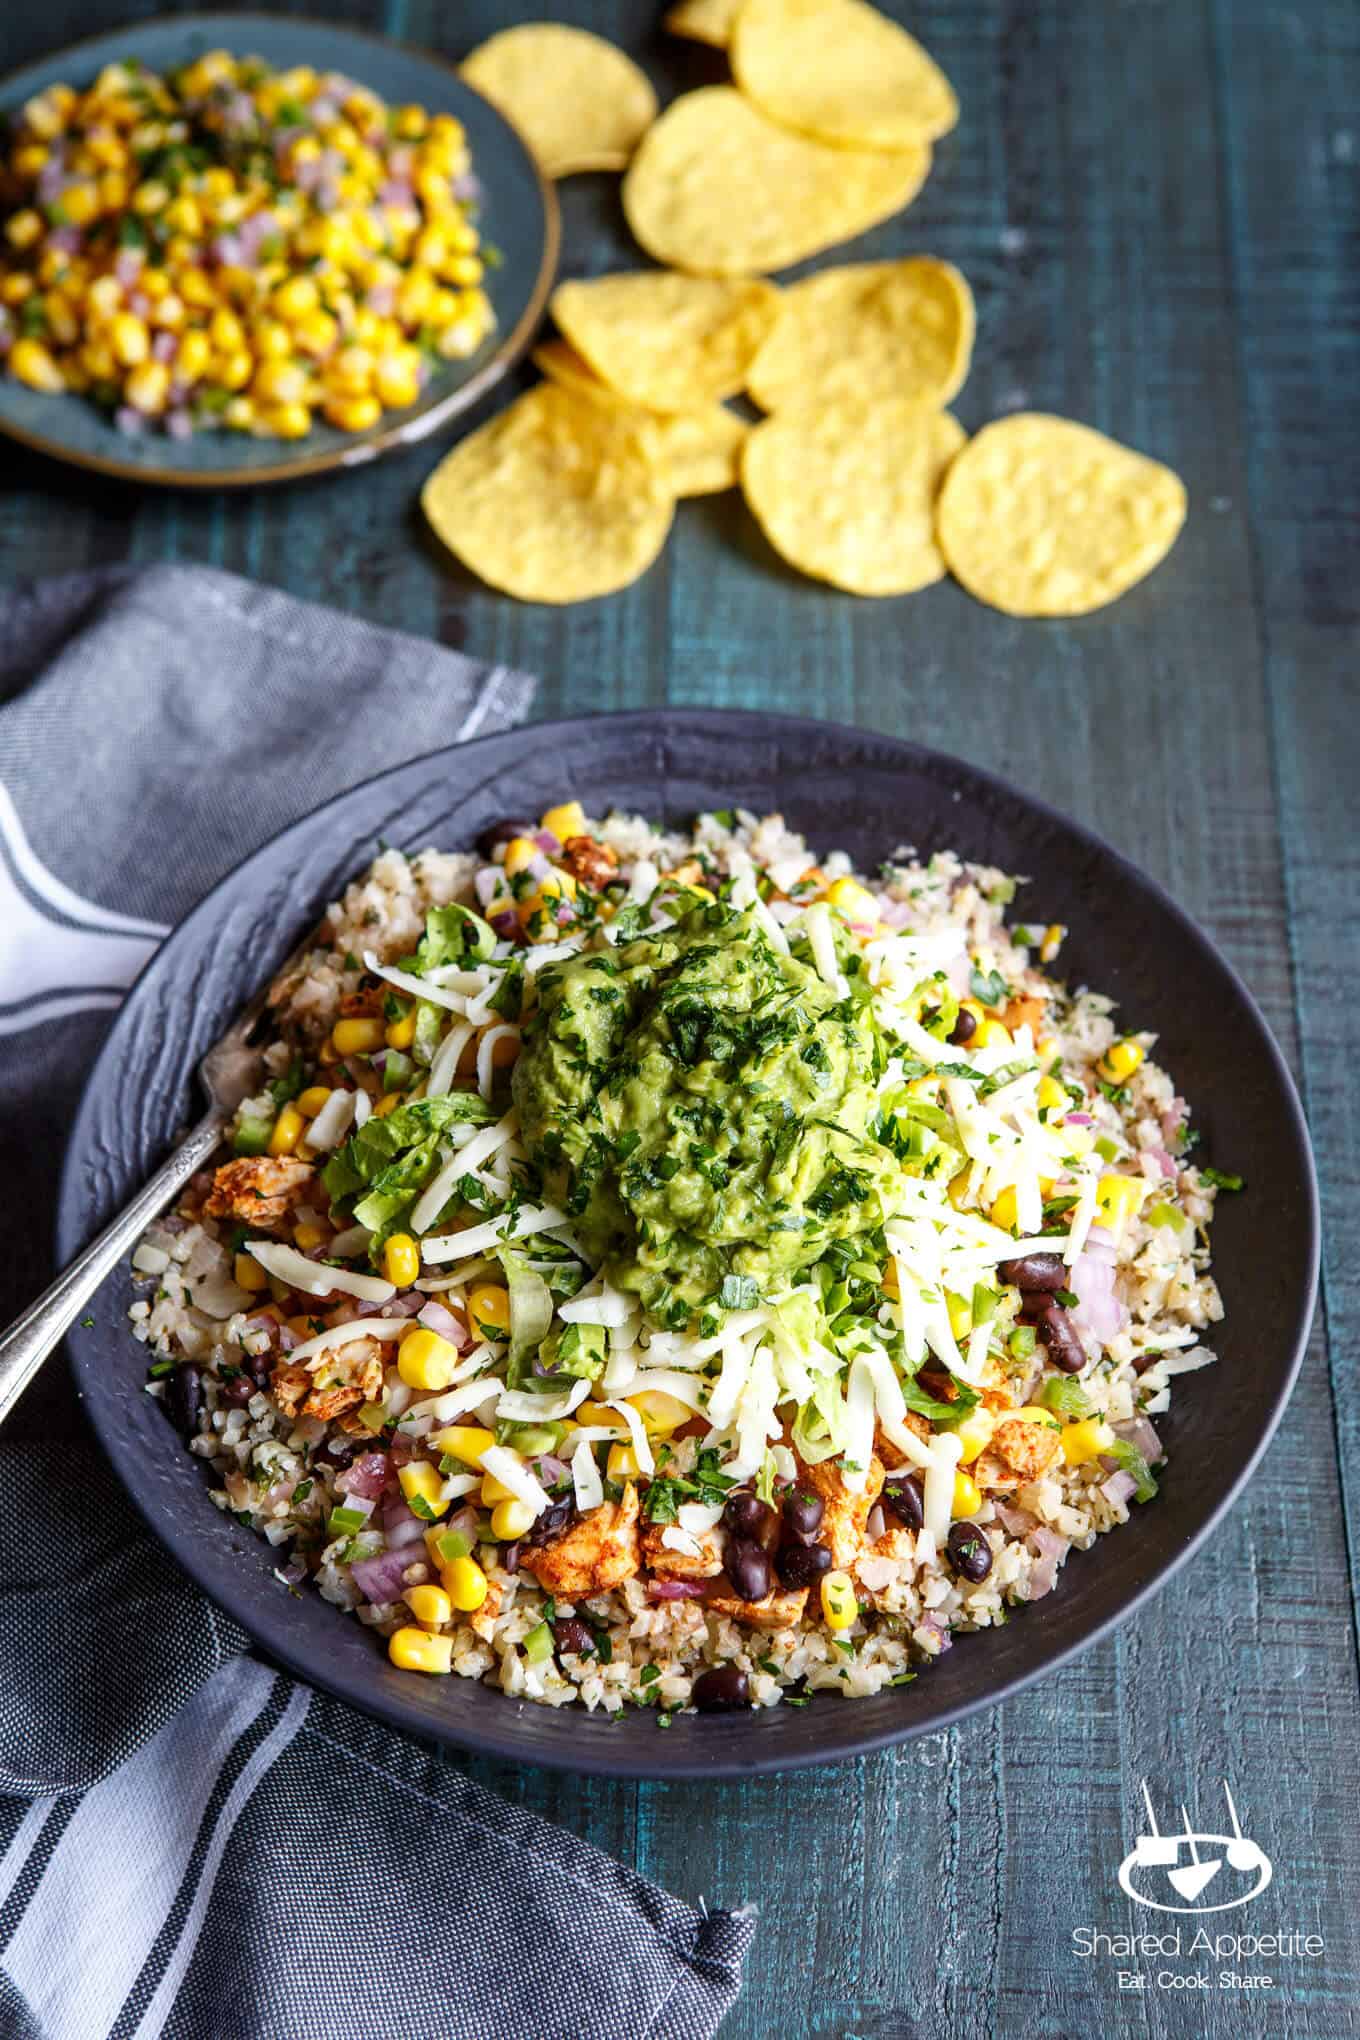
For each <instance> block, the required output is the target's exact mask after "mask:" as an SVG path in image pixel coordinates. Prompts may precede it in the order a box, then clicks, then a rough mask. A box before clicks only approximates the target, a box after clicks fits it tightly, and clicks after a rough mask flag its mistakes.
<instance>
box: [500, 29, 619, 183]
mask: <svg viewBox="0 0 1360 2040" xmlns="http://www.w3.org/2000/svg"><path fill="white" fill-rule="evenodd" d="M460 68H461V71H462V75H463V77H464V78H465V79H466V80H467V82H468V84H469V85H471V86H473V87H474V89H475V90H476V91H478V92H480V93H482V94H483V96H484V97H485V98H487V99H489V100H490V101H491V103H492V105H493V106H496V107H499V109H500V111H501V112H502V113H503V114H504V115H505V117H506V119H507V120H508V121H509V122H510V124H511V126H512V127H515V128H518V130H519V132H520V134H521V135H522V136H523V138H524V140H525V141H526V142H527V143H528V145H529V148H530V150H531V151H532V153H533V155H534V157H535V158H536V160H537V162H538V165H539V168H540V169H541V170H542V171H543V173H544V175H545V176H546V177H570V176H571V175H572V174H573V172H574V171H577V170H623V169H626V168H627V164H628V159H629V157H630V156H631V155H632V153H633V151H634V149H635V148H636V147H637V145H638V143H639V141H640V140H641V139H642V137H643V135H644V134H645V133H646V132H647V129H648V128H649V127H650V126H651V124H652V122H653V121H654V120H655V119H656V111H657V101H656V94H655V92H653V90H652V87H651V83H650V81H649V80H648V78H647V77H646V75H645V74H644V73H643V72H642V71H640V70H639V69H638V67H637V65H636V64H635V63H634V62H633V60H632V58H631V57H626V56H625V55H624V54H623V51H622V50H620V49H616V48H615V46H614V44H613V43H611V42H606V41H605V40H604V38H603V37H602V36H598V35H591V34H589V33H588V32H587V31H586V30H585V29H583V28H568V27H566V26H565V25H564V24H563V23H561V22H556V21H531V22H526V23H524V25H523V26H522V27H520V28H507V29H503V30H502V32H501V33H500V34H499V35H493V36H492V37H491V39H490V40H489V41H488V42H484V43H482V44H481V45H480V47H479V48H477V49H475V50H474V51H473V52H472V55H471V56H470V57H467V58H465V59H464V61H463V63H462V65H461V67H460Z"/></svg>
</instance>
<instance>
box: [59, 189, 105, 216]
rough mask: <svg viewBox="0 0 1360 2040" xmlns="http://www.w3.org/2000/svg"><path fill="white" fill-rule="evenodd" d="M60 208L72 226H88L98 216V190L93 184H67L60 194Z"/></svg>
mask: <svg viewBox="0 0 1360 2040" xmlns="http://www.w3.org/2000/svg"><path fill="white" fill-rule="evenodd" d="M61 209H62V211H63V212H64V213H65V215H66V218H67V220H68V222H69V223H70V225H71V226H73V227H88V226H89V224H90V221H91V220H93V219H97V218H98V216H99V192H98V190H97V189H96V187H95V186H94V185H93V184H68V185H67V187H66V189H65V191H63V193H62V194H61Z"/></svg>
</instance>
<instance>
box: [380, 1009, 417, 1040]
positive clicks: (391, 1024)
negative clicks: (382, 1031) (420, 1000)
mask: <svg viewBox="0 0 1360 2040" xmlns="http://www.w3.org/2000/svg"><path fill="white" fill-rule="evenodd" d="M415 1038H416V1009H415V1007H414V1006H413V1005H412V1006H408V1007H407V1008H406V1010H405V1012H404V1013H403V1014H402V1016H401V1018H400V1019H399V1020H389V1021H388V1023H387V1029H386V1040H387V1046H388V1047H389V1048H409V1047H410V1046H411V1043H412V1042H413V1041H414V1040H415Z"/></svg>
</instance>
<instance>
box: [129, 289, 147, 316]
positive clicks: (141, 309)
mask: <svg viewBox="0 0 1360 2040" xmlns="http://www.w3.org/2000/svg"><path fill="white" fill-rule="evenodd" d="M128 310H129V311H130V312H135V313H136V314H137V317H138V318H139V319H149V318H150V317H151V300H150V298H149V297H148V296H147V295H146V292H145V291H141V290H132V291H129V292H128Z"/></svg>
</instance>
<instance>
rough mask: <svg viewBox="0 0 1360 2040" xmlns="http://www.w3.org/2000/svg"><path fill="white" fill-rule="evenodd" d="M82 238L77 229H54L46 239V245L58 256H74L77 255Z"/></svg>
mask: <svg viewBox="0 0 1360 2040" xmlns="http://www.w3.org/2000/svg"><path fill="white" fill-rule="evenodd" d="M83 238H84V237H83V236H82V234H81V231H80V228H79V227H54V228H53V229H52V231H51V233H50V234H49V235H48V237H47V245H48V247H49V248H55V249H56V250H57V252H58V254H61V255H74V254H76V253H78V251H79V248H80V244H81V241H82V239H83Z"/></svg>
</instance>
